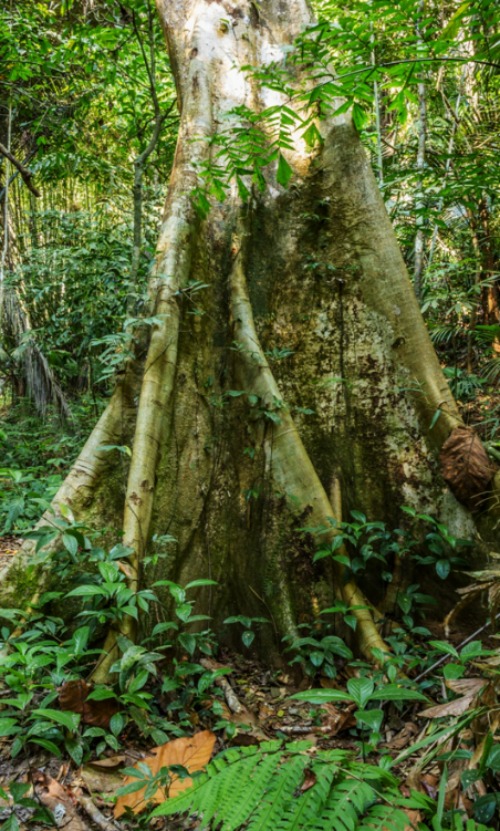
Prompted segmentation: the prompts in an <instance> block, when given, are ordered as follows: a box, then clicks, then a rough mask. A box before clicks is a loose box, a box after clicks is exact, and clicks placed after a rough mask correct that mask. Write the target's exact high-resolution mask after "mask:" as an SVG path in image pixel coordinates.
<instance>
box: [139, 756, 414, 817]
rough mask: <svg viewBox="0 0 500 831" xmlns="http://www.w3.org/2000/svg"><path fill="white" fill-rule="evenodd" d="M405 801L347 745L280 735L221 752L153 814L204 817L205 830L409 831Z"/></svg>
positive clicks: (394, 784)
mask: <svg viewBox="0 0 500 831" xmlns="http://www.w3.org/2000/svg"><path fill="white" fill-rule="evenodd" d="M403 804H404V805H405V806H406V807H408V806H412V805H413V802H412V801H411V800H408V799H406V800H405V799H404V798H403V797H402V796H401V793H400V791H399V789H398V783H397V780H396V779H395V778H394V777H393V776H392V775H391V774H390V773H388V772H387V771H384V770H383V769H381V768H379V767H375V766H374V765H368V764H364V763H361V762H357V761H355V760H354V759H353V758H352V755H351V754H349V753H348V752H346V751H344V750H317V749H316V748H314V747H312V746H311V744H310V743H309V742H292V743H289V744H288V745H285V746H283V745H282V744H281V743H280V742H277V741H274V742H264V743H263V744H261V745H260V747H239V748H231V749H230V750H227V751H225V752H224V753H221V754H219V755H218V756H216V757H215V759H214V760H213V761H212V762H211V763H210V764H209V765H208V767H207V771H206V773H204V774H201V775H199V776H198V777H197V778H196V779H195V781H194V784H193V786H192V787H191V788H190V789H189V790H187V791H185V792H183V793H182V794H179V795H178V796H176V797H174V798H172V799H169V800H167V801H166V802H164V803H163V804H162V805H160V806H158V808H156V809H155V810H154V811H153V813H152V816H153V817H154V816H167V815H172V814H189V815H196V817H197V819H198V821H199V826H198V827H199V829H200V831H203V829H209V828H211V829H220V831H238V829H240V828H242V827H243V826H245V829H246V831H331V829H335V831H382V829H384V831H404V829H405V828H406V827H407V826H408V816H407V814H406V813H405V812H404V811H403V810H402V808H401V806H402V805H403ZM419 804H420V805H421V801H420V802H419ZM416 805H417V803H415V807H416Z"/></svg>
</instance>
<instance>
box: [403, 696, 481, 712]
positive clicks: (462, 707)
mask: <svg viewBox="0 0 500 831" xmlns="http://www.w3.org/2000/svg"><path fill="white" fill-rule="evenodd" d="M475 698H476V694H475V693H469V695H464V696H462V698H456V699H455V700H454V701H446V702H445V703H444V704H437V705H436V706H435V707H428V708H427V709H426V710H422V712H420V713H417V715H418V716H419V718H444V717H445V716H461V715H462V714H463V713H465V712H467V710H468V709H469V708H470V707H471V706H472V703H473V702H474V700H475Z"/></svg>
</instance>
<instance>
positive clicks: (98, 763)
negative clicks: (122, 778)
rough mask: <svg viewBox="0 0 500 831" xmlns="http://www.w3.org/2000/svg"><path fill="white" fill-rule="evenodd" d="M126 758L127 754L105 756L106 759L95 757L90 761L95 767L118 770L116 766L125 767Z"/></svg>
mask: <svg viewBox="0 0 500 831" xmlns="http://www.w3.org/2000/svg"><path fill="white" fill-rule="evenodd" d="M126 760H127V757H126V756H105V757H104V759H94V761H92V762H89V765H90V766H91V767H93V768H105V769H106V770H116V768H121V767H123V765H124V764H125V762H126Z"/></svg>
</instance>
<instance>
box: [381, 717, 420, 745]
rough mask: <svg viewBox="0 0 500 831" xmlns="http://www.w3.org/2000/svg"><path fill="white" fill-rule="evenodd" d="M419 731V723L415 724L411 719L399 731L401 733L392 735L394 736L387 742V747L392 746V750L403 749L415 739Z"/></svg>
mask: <svg viewBox="0 0 500 831" xmlns="http://www.w3.org/2000/svg"><path fill="white" fill-rule="evenodd" d="M417 733H418V727H417V725H416V724H414V723H413V722H412V721H409V722H408V723H407V724H405V726H404V727H403V728H402V729H401V730H400V731H399V733H396V735H394V736H392V738H391V739H390V740H389V741H388V742H387V747H390V748H391V750H402V749H403V748H404V747H406V746H407V745H408V744H409V743H410V742H411V741H413V739H414V737H415V736H416V734H417Z"/></svg>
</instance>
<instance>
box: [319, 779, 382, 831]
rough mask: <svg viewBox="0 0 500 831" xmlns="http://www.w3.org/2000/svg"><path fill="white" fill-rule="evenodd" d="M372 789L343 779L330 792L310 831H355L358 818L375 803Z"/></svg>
mask: <svg viewBox="0 0 500 831" xmlns="http://www.w3.org/2000/svg"><path fill="white" fill-rule="evenodd" d="M376 799H377V796H376V794H375V791H374V790H373V788H372V787H371V786H370V785H368V784H367V783H366V782H360V781H359V780H357V779H345V780H344V781H342V782H339V783H338V784H336V785H335V787H334V788H332V790H331V791H330V795H329V798H328V802H327V804H326V806H325V808H324V809H323V811H322V813H321V815H320V816H319V817H318V819H317V820H316V822H315V823H314V825H312V826H311V831H329V829H331V828H335V831H357V829H358V825H359V823H358V820H359V818H360V817H361V816H362V815H363V814H364V813H365V812H366V811H367V810H368V808H370V807H371V806H372V805H373V804H374V802H376Z"/></svg>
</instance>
